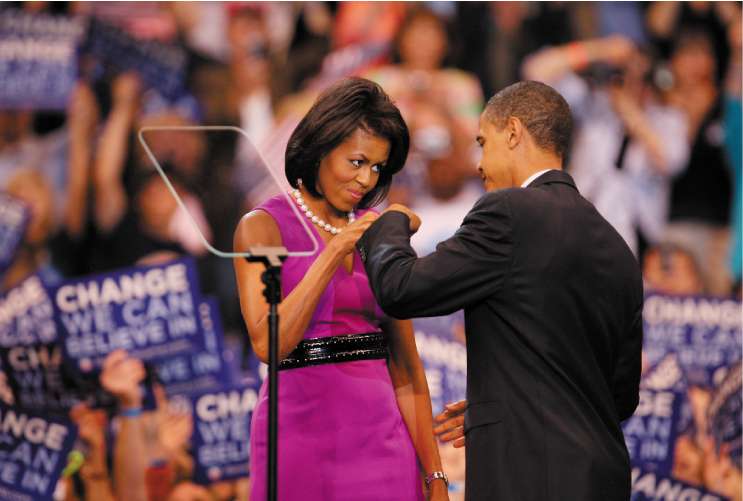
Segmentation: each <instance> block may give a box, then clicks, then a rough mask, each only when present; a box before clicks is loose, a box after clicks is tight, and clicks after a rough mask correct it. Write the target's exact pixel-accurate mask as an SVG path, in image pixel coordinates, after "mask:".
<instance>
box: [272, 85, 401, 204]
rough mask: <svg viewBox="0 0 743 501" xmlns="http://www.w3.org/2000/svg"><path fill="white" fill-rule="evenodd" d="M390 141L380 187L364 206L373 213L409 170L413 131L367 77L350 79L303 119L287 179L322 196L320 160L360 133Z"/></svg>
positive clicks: (324, 96) (366, 198)
mask: <svg viewBox="0 0 743 501" xmlns="http://www.w3.org/2000/svg"><path fill="white" fill-rule="evenodd" d="M358 128H362V129H363V130H365V131H367V132H369V133H370V134H374V135H377V136H380V137H383V138H385V139H387V140H388V141H389V142H390V152H389V157H388V159H387V163H386V164H385V166H384V167H382V169H381V171H380V173H379V180H378V181H377V185H376V186H375V187H374V189H373V190H371V191H370V192H369V193H367V194H366V195H365V196H364V198H362V199H361V201H360V202H359V208H362V209H364V208H368V207H373V206H375V205H377V204H378V203H379V202H381V201H382V200H383V199H384V197H385V196H387V192H388V191H389V188H390V184H391V183H392V176H393V175H394V174H396V173H397V172H399V171H400V169H402V168H403V165H405V159H406V158H407V156H408V148H409V146H410V135H409V133H408V126H407V125H406V124H405V121H404V120H403V119H402V115H401V114H400V110H398V109H397V106H395V105H394V104H393V103H392V100H391V99H390V98H389V96H388V95H387V94H386V93H385V92H384V90H382V88H381V87H380V86H379V85H377V84H376V83H374V82H372V81H370V80H366V79H364V78H356V77H354V78H345V79H343V80H341V81H340V82H337V83H335V84H334V85H333V86H331V87H330V88H328V89H327V90H325V91H324V92H323V93H322V94H321V95H320V97H319V98H318V99H317V101H315V104H313V105H312V108H311V109H310V111H309V112H307V114H306V115H305V116H304V118H303V119H302V121H301V122H299V125H298V126H297V128H296V129H294V132H293V133H292V136H291V138H289V144H288V145H287V147H286V157H285V167H284V168H285V172H286V179H287V180H288V181H289V184H290V185H292V186H293V187H294V188H298V187H299V185H298V183H297V180H298V179H300V178H301V179H302V184H303V185H304V186H305V187H306V188H307V191H309V192H310V193H311V194H312V195H314V196H316V197H320V196H321V194H320V193H319V192H318V191H317V171H318V169H319V168H320V161H321V160H322V159H323V158H324V157H325V156H326V155H327V154H328V153H330V152H331V151H332V150H333V149H335V148H336V147H337V146H338V145H339V144H341V143H342V142H343V141H345V140H346V138H348V137H349V136H350V135H351V134H353V133H354V132H355V131H356V129H358Z"/></svg>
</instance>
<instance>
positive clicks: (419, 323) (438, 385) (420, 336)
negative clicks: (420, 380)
mask: <svg viewBox="0 0 743 501" xmlns="http://www.w3.org/2000/svg"><path fill="white" fill-rule="evenodd" d="M463 328H464V315H463V313H462V312H461V311H460V312H457V313H454V314H452V315H448V316H446V317H435V318H416V319H415V320H413V329H414V330H415V344H416V346H417V347H418V353H419V354H420V357H421V361H422V362H423V368H424V370H425V372H426V381H427V382H428V389H429V391H430V393H431V407H432V408H433V412H434V413H438V412H440V411H442V410H443V408H444V405H445V404H448V403H451V402H456V401H458V400H462V399H464V398H465V394H466V390H467V350H466V348H465V346H464V345H463V344H462V343H461V342H460V341H458V340H456V338H455V332H456V331H457V329H463Z"/></svg>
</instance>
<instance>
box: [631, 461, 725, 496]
mask: <svg viewBox="0 0 743 501" xmlns="http://www.w3.org/2000/svg"><path fill="white" fill-rule="evenodd" d="M672 499H674V500H688V501H728V498H726V497H723V496H720V495H718V494H714V493H711V492H708V491H707V490H705V489H703V488H702V487H699V486H693V485H689V484H687V483H685V482H682V481H680V480H677V479H675V478H670V477H669V476H668V475H662V474H658V473H655V472H648V471H644V470H642V469H641V468H639V467H634V468H632V495H631V497H630V500H631V501H668V500H672Z"/></svg>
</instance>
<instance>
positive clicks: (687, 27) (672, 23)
mask: <svg viewBox="0 0 743 501" xmlns="http://www.w3.org/2000/svg"><path fill="white" fill-rule="evenodd" d="M736 8H738V7H737V6H736V4H735V2H651V3H650V4H649V5H648V8H647V13H646V27H647V32H648V35H649V37H650V38H651V39H652V41H653V43H654V45H656V46H657V47H659V49H660V50H661V52H662V55H663V56H664V57H669V56H670V55H671V53H672V52H673V50H674V45H675V44H676V40H677V38H678V34H679V33H683V32H686V31H696V32H702V33H705V34H706V35H707V37H708V39H709V41H710V42H711V44H712V47H713V53H714V55H713V57H714V59H715V70H714V74H715V80H716V81H718V82H722V81H723V79H724V78H725V75H726V73H727V64H728V61H729V57H730V45H729V40H728V38H727V27H728V26H730V23H731V22H734V21H735V10H736ZM738 9H739V8H738Z"/></svg>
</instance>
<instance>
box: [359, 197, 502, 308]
mask: <svg viewBox="0 0 743 501" xmlns="http://www.w3.org/2000/svg"><path fill="white" fill-rule="evenodd" d="M357 246H358V248H359V252H360V254H361V256H362V259H363V260H364V266H365V267H366V272H367V275H368V276H369V282H370V284H371V287H372V290H373V291H374V296H375V297H376V298H377V301H378V302H379V304H380V306H381V307H382V309H383V310H384V311H385V313H387V314H388V315H390V316H392V317H396V318H412V317H427V316H437V315H446V314H449V313H452V312H454V311H457V310H459V309H461V308H463V307H465V306H467V305H468V304H472V303H475V302H478V301H482V300H483V299H484V298H486V297H489V296H492V295H493V294H495V293H496V292H497V291H498V290H499V289H500V288H501V287H502V286H503V283H504V281H505V279H506V277H507V275H508V272H509V269H510V264H511V252H512V247H513V242H512V231H511V217H510V208H509V205H508V199H507V197H506V195H505V194H503V193H489V194H486V195H484V196H483V197H482V198H481V199H480V200H479V201H478V202H477V203H476V204H475V206H474V207H473V208H472V210H471V211H470V212H469V213H468V214H467V216H466V217H465V219H464V222H463V223H462V226H461V227H460V228H459V229H458V230H457V232H456V233H455V234H454V236H452V237H451V238H449V239H448V240H445V241H444V242H442V243H440V244H439V245H438V246H437V247H436V250H435V251H434V252H433V253H431V254H429V255H428V256H425V257H422V258H419V257H418V256H417V255H416V253H415V251H414V250H413V248H412V247H411V246H410V231H409V219H408V217H407V216H406V215H405V214H402V213H400V212H394V211H393V212H388V213H386V214H384V215H383V216H382V217H380V218H379V219H378V220H377V221H375V223H374V224H373V225H372V226H371V227H370V228H369V229H368V230H367V232H366V233H365V234H364V236H363V237H362V238H361V239H360V240H359V242H358V244H357Z"/></svg>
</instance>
